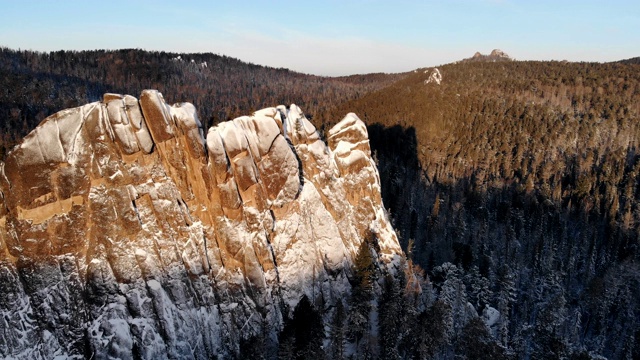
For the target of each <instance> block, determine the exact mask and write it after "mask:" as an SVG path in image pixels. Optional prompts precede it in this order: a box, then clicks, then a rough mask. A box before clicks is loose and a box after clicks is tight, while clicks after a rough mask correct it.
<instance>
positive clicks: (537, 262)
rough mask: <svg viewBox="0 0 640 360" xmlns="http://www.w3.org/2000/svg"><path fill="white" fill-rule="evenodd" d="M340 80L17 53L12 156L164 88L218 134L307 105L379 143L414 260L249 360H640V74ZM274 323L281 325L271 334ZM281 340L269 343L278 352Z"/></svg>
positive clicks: (632, 67) (1, 95)
mask: <svg viewBox="0 0 640 360" xmlns="http://www.w3.org/2000/svg"><path fill="white" fill-rule="evenodd" d="M438 69H439V71H440V72H441V74H442V83H441V84H437V83H435V82H429V81H428V79H429V77H430V75H431V73H432V71H433V69H432V68H424V69H418V70H416V71H415V72H413V73H410V74H393V75H389V74H368V75H356V76H351V77H342V78H325V77H317V76H311V75H305V74H299V73H295V72H292V71H289V70H286V69H273V68H266V67H262V66H258V65H253V64H247V63H243V62H241V61H239V60H237V59H232V58H229V57H225V56H219V55H215V54H171V53H163V52H145V51H141V50H120V51H87V52H68V51H66V52H65V51H63V52H54V53H37V52H30V51H15V50H10V49H0V81H2V87H1V88H0V89H1V90H0V119H2V130H1V131H2V139H1V140H2V147H1V148H2V149H8V148H10V147H11V146H13V144H15V143H16V141H17V140H18V139H20V138H21V137H22V136H24V135H25V134H26V133H27V132H28V131H30V130H31V129H32V128H33V127H35V125H37V123H38V122H39V121H41V120H42V119H44V117H46V116H48V115H50V114H52V113H54V112H56V111H58V110H61V109H63V108H67V107H72V106H76V105H80V104H84V103H87V102H91V101H96V100H100V99H101V97H102V94H103V93H105V92H118V93H128V94H132V95H134V96H137V95H138V94H139V93H140V91H141V90H142V89H145V88H155V89H158V90H160V91H161V92H163V94H164V95H165V97H166V98H167V100H168V101H169V102H174V101H188V102H192V103H194V105H196V107H197V109H198V111H199V115H200V117H201V119H202V120H203V122H204V123H205V124H206V125H207V126H208V125H211V124H213V123H216V122H218V121H222V120H227V119H229V118H233V117H235V116H237V115H242V114H246V113H249V112H250V111H252V110H256V109H259V108H262V107H266V106H273V105H275V104H281V103H284V104H287V103H292V102H293V103H296V104H298V105H300V106H301V108H302V109H304V110H305V112H306V113H307V114H309V115H311V116H312V117H313V118H312V122H313V123H314V124H315V125H316V126H317V127H318V128H320V129H324V128H328V127H329V126H331V125H332V124H333V123H335V122H337V121H338V120H340V118H341V117H342V116H344V114H346V113H348V112H355V113H356V114H357V115H358V116H359V117H360V118H362V119H363V120H364V121H365V122H366V123H367V124H368V129H369V136H370V141H371V146H372V149H373V151H374V156H375V158H376V159H377V162H378V167H379V170H380V175H381V182H382V193H383V199H384V204H385V206H386V207H388V208H389V213H390V217H391V218H392V219H393V222H394V226H395V227H396V229H397V231H398V233H399V236H400V239H401V243H402V245H403V247H404V250H405V252H406V253H407V259H406V261H405V262H404V264H403V266H402V271H398V272H397V273H395V274H390V273H386V272H385V271H383V270H382V269H380V268H378V267H377V266H376V256H377V251H376V237H375V234H371V236H370V238H369V239H368V240H367V241H366V242H365V243H363V247H362V248H361V249H360V252H359V255H358V258H357V259H356V263H355V265H354V268H353V269H352V271H351V273H352V274H351V279H350V281H351V284H352V286H353V293H352V295H351V297H350V298H348V299H344V301H343V302H342V303H338V304H337V305H336V306H332V307H328V306H326V305H325V304H323V303H322V301H321V300H320V299H307V298H305V299H302V300H301V301H300V303H299V305H298V306H297V307H296V309H291V310H292V311H291V314H292V318H291V319H285V326H284V329H283V331H282V332H281V334H280V336H279V339H277V341H276V343H278V344H279V345H278V346H277V349H275V348H272V347H271V348H270V346H271V345H269V344H273V341H271V340H273V339H265V338H264V334H254V335H253V336H252V337H250V338H248V339H246V341H245V342H244V343H243V344H242V346H241V349H242V351H243V352H242V353H241V354H240V355H239V357H240V358H271V357H275V356H278V357H280V358H298V359H302V358H304V359H320V358H349V357H351V358H384V359H395V358H402V359H483V358H485V359H559V358H568V359H597V358H600V357H606V358H610V359H631V358H640V284H639V280H638V279H640V269H639V268H638V260H639V259H638V256H639V254H638V241H639V234H638V224H639V223H640V209H639V207H638V198H639V196H640V182H639V181H640V177H639V176H638V172H639V171H640V153H639V151H638V147H639V145H640V124H639V123H638V120H640V65H639V64H638V62H637V58H634V59H628V60H624V61H620V62H616V63H606V64H599V63H569V62H528V61H524V62H523V61H501V62H482V61H480V62H464V63H462V62H461V63H456V64H448V65H443V66H441V67H439V68H438ZM268 326H269V324H265V329H266V328H268ZM266 333H267V331H266V330H265V334H266Z"/></svg>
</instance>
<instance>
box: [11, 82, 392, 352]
mask: <svg viewBox="0 0 640 360" xmlns="http://www.w3.org/2000/svg"><path fill="white" fill-rule="evenodd" d="M328 143H329V144H328V145H327V144H325V143H324V142H323V141H322V140H321V139H320V137H319V135H318V133H317V132H316V129H315V128H314V126H313V125H312V124H311V123H310V122H309V121H308V120H307V119H306V118H305V117H304V115H303V113H302V111H301V110H300V109H299V108H298V107H297V106H295V105H291V106H290V107H288V108H287V107H284V106H278V107H276V108H268V109H263V110H260V111H258V112H256V113H254V114H253V115H252V116H245V117H240V118H237V119H235V120H233V121H228V122H224V123H221V124H218V125H217V126H215V127H212V128H211V129H209V130H208V131H207V132H205V131H204V129H203V128H202V125H201V123H200V121H199V120H198V116H197V112H196V109H195V108H194V106H193V105H191V104H188V103H181V104H175V105H173V106H169V105H167V104H166V103H165V102H164V100H163V98H162V95H161V94H160V93H158V92H157V91H152V90H146V91H144V92H143V93H142V94H141V96H140V100H138V99H136V98H134V97H132V96H128V95H127V96H121V95H117V94H106V95H105V96H104V98H103V101H102V102H96V103H92V104H88V105H85V106H82V107H78V108H74V109H69V110H64V111H61V112H59V113H57V114H55V115H53V116H51V117H49V118H47V119H46V120H44V121H43V122H42V123H41V124H40V125H39V126H38V127H37V128H36V129H35V130H34V131H33V132H31V133H30V134H29V135H28V136H27V137H26V138H25V139H24V141H23V142H22V143H21V144H20V145H19V146H17V147H16V148H15V149H14V150H13V151H12V152H11V153H10V154H9V156H8V157H7V159H6V162H5V163H4V164H2V163H0V190H1V193H0V197H1V201H2V204H1V205H2V206H0V312H1V315H2V316H1V317H0V357H3V358H4V357H9V358H17V359H38V358H40V359H50V358H54V357H56V356H62V357H65V356H66V357H71V358H85V357H87V358H89V357H93V358H95V359H101V358H109V357H113V358H136V357H139V358H148V359H150V358H154V359H164V358H199V359H206V358H216V357H222V358H224V357H229V356H231V355H233V354H235V353H237V351H238V345H239V341H240V339H241V338H247V337H249V336H251V335H255V334H257V333H258V332H260V331H262V328H261V324H262V323H263V321H265V320H266V321H267V322H268V323H269V324H271V334H270V336H271V337H272V338H275V336H276V335H275V334H276V332H277V330H278V329H279V328H281V326H282V319H283V317H284V316H286V314H287V312H288V311H291V309H293V307H294V306H295V305H296V303H297V302H298V301H299V299H300V298H301V296H302V295H303V294H306V295H307V296H308V297H309V298H310V299H313V300H314V301H316V303H317V304H324V306H331V305H332V304H333V303H334V301H335V299H338V298H341V297H344V296H346V295H348V292H349V291H350V285H349V282H348V280H347V275H348V274H349V271H350V270H349V268H350V266H351V264H352V260H353V258H354V256H355V254H356V251H357V249H358V247H359V245H360V243H361V242H362V241H363V239H364V238H365V237H366V236H367V235H368V234H369V233H370V232H373V233H374V234H376V235H377V238H378V239H379V246H380V251H379V253H380V261H381V263H383V264H386V266H391V264H394V261H395V259H396V258H397V257H398V256H399V254H400V253H401V250H400V247H399V245H398V241H397V238H396V235H395V233H394V232H393V229H392V228H391V226H390V224H389V222H388V220H387V218H386V216H385V214H384V211H383V209H384V207H383V205H382V201H381V197H380V181H379V175H378V172H377V169H376V167H375V164H374V163H373V161H372V158H371V152H370V148H369V141H368V137H367V131H366V127H365V125H364V124H363V123H362V121H360V120H359V119H358V118H357V117H356V116H355V115H354V114H349V115H347V116H346V117H345V118H344V120H342V121H341V122H340V123H339V124H338V125H336V126H335V127H334V128H333V129H332V130H330V131H329V133H328Z"/></svg>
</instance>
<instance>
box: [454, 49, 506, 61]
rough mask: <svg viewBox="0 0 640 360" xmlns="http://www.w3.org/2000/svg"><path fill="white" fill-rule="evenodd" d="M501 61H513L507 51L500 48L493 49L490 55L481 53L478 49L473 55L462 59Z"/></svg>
mask: <svg viewBox="0 0 640 360" xmlns="http://www.w3.org/2000/svg"><path fill="white" fill-rule="evenodd" d="M499 61H513V58H511V57H510V56H509V55H508V54H507V53H506V52H504V51H502V50H500V49H493V50H492V51H491V53H490V54H489V55H484V54H481V53H480V52H479V51H476V53H475V54H473V56H472V57H470V58H466V59H464V60H462V62H499Z"/></svg>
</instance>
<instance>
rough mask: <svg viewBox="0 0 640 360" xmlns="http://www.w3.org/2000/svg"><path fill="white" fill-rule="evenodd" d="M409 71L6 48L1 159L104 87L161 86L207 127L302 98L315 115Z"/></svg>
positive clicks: (0, 56) (0, 95) (1, 57)
mask: <svg viewBox="0 0 640 360" xmlns="http://www.w3.org/2000/svg"><path fill="white" fill-rule="evenodd" d="M404 76H405V74H365V75H352V76H345V77H333V78H330V77H322V76H314V75H306V74H301V73H297V72H294V71H290V70H287V69H276V68H270V67H265V66H259V65H255V64H250V63H245V62H242V61H240V60H238V59H234V58H230V57H228V56H222V55H216V54H211V53H205V54H177V53H167V52H152V51H143V50H137V49H125V50H116V51H105V50H96V51H79V52H78V51H56V52H50V53H41V52H33V51H17V50H12V49H8V48H0V88H1V89H2V90H1V91H0V119H2V122H1V123H0V133H1V134H2V136H1V137H0V155H1V156H0V158H3V157H4V155H5V154H6V151H7V150H8V149H11V147H13V146H14V145H15V144H16V143H17V142H18V141H19V140H20V139H21V138H22V137H23V136H25V135H26V134H27V133H28V132H29V131H30V130H32V129H33V128H35V126H36V125H37V124H38V123H39V122H40V121H42V120H43V119H44V118H45V117H47V116H49V115H51V114H53V113H55V112H57V111H59V110H62V109H65V108H70V107H74V106H78V105H81V104H85V103H89V102H93V101H98V100H100V99H101V97H102V94H104V93H107V92H117V93H122V94H139V93H140V92H141V91H142V90H144V89H157V90H159V91H161V92H162V93H164V94H167V96H168V98H167V101H168V102H169V103H175V102H182V101H188V102H191V103H193V104H194V105H195V106H196V107H197V109H198V112H199V115H200V119H201V120H202V122H203V123H204V125H205V126H206V127H208V126H210V125H213V124H217V123H218V122H220V121H226V120H229V119H233V118H235V117H237V116H240V115H242V114H247V113H251V112H253V111H255V110H257V109H261V108H264V107H268V106H272V105H273V104H290V103H295V104H298V105H299V106H301V107H302V108H303V109H305V111H307V114H308V115H309V117H313V114H315V113H316V112H318V110H319V109H320V108H331V107H332V106H333V105H336V104H338V103H341V102H343V101H345V100H350V99H355V98H358V97H360V96H362V95H364V94H366V93H368V92H371V91H373V90H377V89H380V88H382V87H384V86H386V85H389V84H391V83H392V82H394V81H396V80H398V79H401V78H403V77H404Z"/></svg>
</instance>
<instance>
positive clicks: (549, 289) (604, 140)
mask: <svg viewBox="0 0 640 360" xmlns="http://www.w3.org/2000/svg"><path fill="white" fill-rule="evenodd" d="M432 71H433V69H420V70H418V71H416V72H415V73H414V74H412V75H411V76H409V77H407V78H406V79H404V80H401V81H398V82H397V83H395V84H393V85H391V86H390V87H388V88H386V89H383V90H380V91H378V92H374V93H371V94H369V95H367V96H365V97H363V98H361V99H358V100H354V101H351V102H347V103H345V104H344V105H343V106H341V107H339V109H338V112H340V111H342V112H344V111H354V112H356V113H357V114H359V115H360V116H361V117H362V118H363V119H364V120H365V122H367V124H369V134H370V138H371V145H372V148H373V149H374V151H375V152H376V157H377V159H378V166H379V170H380V172H381V179H382V182H383V184H382V191H383V199H384V203H385V206H387V207H389V208H390V213H391V215H392V217H393V219H394V225H395V227H396V228H397V229H398V230H399V232H400V234H401V236H402V242H403V246H405V248H406V249H407V250H410V251H411V254H412V257H413V259H414V261H415V262H416V263H417V264H419V265H420V266H421V267H422V268H423V269H424V270H425V271H426V272H427V274H428V275H429V276H430V281H431V284H433V287H434V294H435V295H434V296H435V298H437V299H439V300H442V301H444V302H445V303H446V304H447V305H448V308H449V309H450V310H451V311H453V314H454V315H453V318H454V320H453V336H452V338H450V340H449V344H451V343H455V339H459V338H460V337H461V336H463V335H464V331H463V330H462V328H463V327H464V326H470V325H469V324H471V322H470V321H471V320H469V318H466V317H465V315H464V314H468V312H467V309H465V306H464V304H466V303H467V302H468V303H470V304H472V305H473V307H474V310H475V311H476V312H477V313H478V314H479V315H480V316H482V314H483V313H484V316H485V319H488V318H490V317H491V314H492V313H493V314H495V310H497V311H498V312H499V314H500V315H499V316H498V317H497V319H495V318H494V320H496V322H495V323H493V324H492V326H491V331H492V333H493V339H494V340H495V341H496V343H497V344H498V345H499V346H500V348H501V349H503V350H504V351H505V353H506V354H507V355H509V354H510V356H513V357H515V358H534V359H558V358H566V357H572V356H574V357H576V358H589V357H593V356H605V357H607V358H611V359H623V358H639V357H640V343H639V341H640V326H639V324H640V308H639V305H640V286H639V283H638V276H639V275H640V273H639V269H638V240H639V239H638V224H639V223H640V211H639V207H638V197H639V196H640V183H639V180H640V178H639V177H638V172H639V171H640V154H639V153H638V146H639V142H640V127H639V123H638V120H639V119H640V116H639V114H640V66H639V65H635V64H633V63H631V62H627V63H607V64H598V63H568V62H499V63H493V62H478V63H458V64H449V65H445V66H442V67H439V71H440V72H441V74H442V78H443V80H442V83H441V85H438V84H436V83H434V82H428V78H429V76H430V74H431V72H432ZM453 283H458V284H459V285H458V286H457V287H456V288H455V289H454V290H453V292H454V294H453V295H452V293H451V291H452V290H451V289H450V288H448V286H450V285H451V284H453ZM456 314H457V315H456ZM472 318H473V317H472ZM444 346H445V347H446V345H444ZM459 350H460V348H459V347H458V348H457V350H456V351H459ZM454 352H455V351H454ZM443 357H444V358H450V357H448V356H443Z"/></svg>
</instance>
